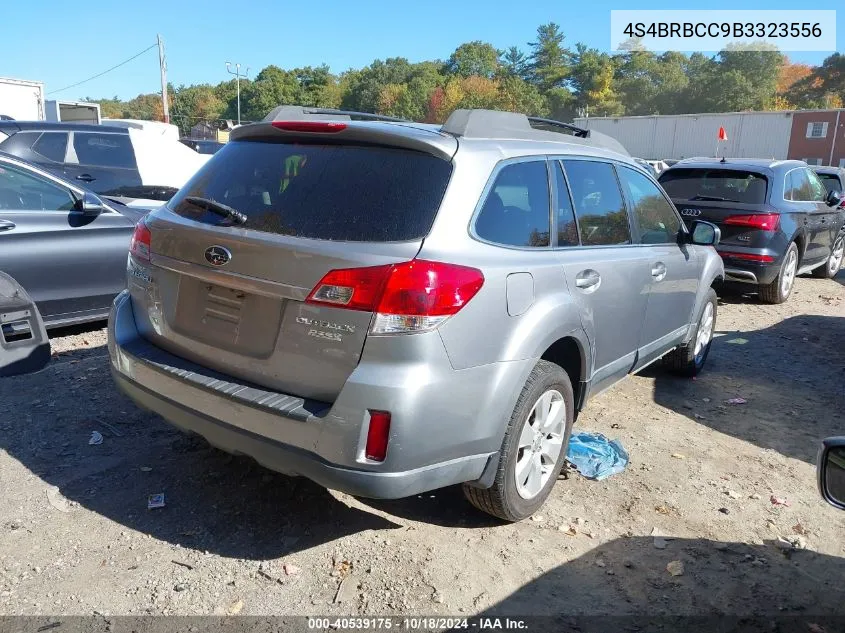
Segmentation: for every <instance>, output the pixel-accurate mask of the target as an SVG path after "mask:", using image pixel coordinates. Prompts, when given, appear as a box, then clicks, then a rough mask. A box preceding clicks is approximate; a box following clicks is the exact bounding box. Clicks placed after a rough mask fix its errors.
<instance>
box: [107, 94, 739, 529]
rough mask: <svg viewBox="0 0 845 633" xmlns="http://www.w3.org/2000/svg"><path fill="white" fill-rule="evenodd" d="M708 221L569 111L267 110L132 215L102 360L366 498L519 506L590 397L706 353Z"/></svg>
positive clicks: (525, 511)
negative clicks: (564, 114) (396, 116)
mask: <svg viewBox="0 0 845 633" xmlns="http://www.w3.org/2000/svg"><path fill="white" fill-rule="evenodd" d="M361 119H366V120H361ZM718 239H719V231H718V229H717V228H716V227H715V226H713V225H712V224H708V223H706V222H699V223H693V224H692V225H691V226H690V227H689V228H687V227H685V226H684V223H683V222H682V221H681V218H680V217H679V215H678V213H677V211H676V209H675V208H674V207H673V206H672V203H671V202H670V200H669V199H668V198H667V197H666V195H665V194H664V192H663V190H662V189H661V188H660V186H659V185H658V184H656V182H655V180H654V179H653V178H652V176H651V175H650V174H648V173H647V172H646V171H644V170H643V169H642V168H641V167H640V166H638V165H637V163H636V162H635V161H634V160H633V159H631V158H630V157H629V156H628V155H627V153H626V152H625V150H624V148H622V147H621V146H620V145H619V144H618V143H616V142H615V141H613V140H612V139H610V138H608V137H601V136H599V135H597V134H595V133H593V132H588V131H586V130H581V129H579V128H576V127H573V126H571V125H568V124H563V123H560V122H556V121H550V120H545V119H537V118H530V117H526V116H525V115H522V114H514V113H507V112H493V111H487V110H458V111H456V112H455V113H454V114H452V115H451V116H450V117H449V119H448V120H447V121H446V123H445V124H443V125H442V126H440V125H425V124H416V123H412V122H407V121H398V120H388V119H386V118H385V117H376V116H374V115H361V114H356V113H345V112H339V111H329V110H316V109H308V108H301V107H290V106H287V107H281V108H277V109H276V110H274V111H273V112H272V113H271V114H270V115H268V117H267V118H266V119H265V121H263V122H261V123H255V124H251V125H244V126H242V127H239V128H237V129H236V130H235V131H234V132H233V133H232V136H231V140H230V142H229V143H227V144H226V146H225V147H224V148H223V149H221V150H220V151H219V152H218V153H216V154H215V155H214V156H213V157H212V158H211V160H210V161H209V162H208V163H207V164H206V165H205V166H204V167H203V168H202V169H201V170H200V171H199V172H198V173H197V174H196V176H195V177H194V178H193V179H192V180H191V181H190V182H189V183H188V184H186V185H185V187H184V188H182V189H181V190H180V191H179V193H178V194H177V195H176V196H174V197H173V199H171V200H170V202H168V203H167V205H166V206H165V207H163V208H161V209H159V210H157V211H154V212H152V213H151V214H149V215H148V216H146V218H145V220H144V221H143V222H141V223H140V224H139V225H138V228H137V230H136V231H135V234H134V237H133V239H132V244H131V252H130V255H129V262H128V288H127V290H126V291H125V292H123V293H122V294H121V295H119V296H118V298H117V299H116V300H115V302H114V306H113V309H112V312H111V317H110V319H109V352H110V355H111V365H112V370H113V375H114V378H115V380H116V382H117V384H118V386H119V387H120V389H121V390H123V392H125V393H126V394H127V395H128V396H129V397H131V398H132V399H133V400H134V401H135V402H137V403H138V404H139V405H141V406H143V407H146V408H148V409H150V410H152V411H154V412H156V413H158V414H160V415H161V416H163V417H164V418H165V419H166V420H168V421H169V422H171V423H172V424H174V425H175V426H177V427H180V428H182V429H185V430H188V431H192V432H196V433H199V434H200V435H202V436H203V437H205V438H206V439H207V440H208V441H209V442H210V443H211V444H213V445H214V446H217V447H219V448H221V449H223V450H225V451H230V452H232V453H241V454H246V455H249V456H251V457H253V458H255V459H256V460H257V461H258V462H260V463H261V464H264V465H265V466H267V467H268V468H271V469H274V470H277V471H280V472H283V473H289V474H292V475H301V476H305V477H308V478H310V479H312V480H314V481H316V482H318V483H319V484H321V485H324V486H326V487H328V488H333V489H337V490H342V491H345V492H348V493H350V494H355V495H361V496H365V497H377V498H398V497H405V496H409V495H413V494H416V493H420V492H423V491H427V490H432V489H435V488H440V487H443V486H448V485H452V484H463V485H464V490H465V492H466V496H467V498H468V499H469V500H470V501H471V502H472V503H473V504H475V505H476V506H477V507H478V508H480V509H482V510H484V511H486V512H489V513H491V514H493V515H495V516H497V517H501V518H502V519H505V520H510V521H516V520H520V519H523V518H525V517H527V516H529V515H530V514H531V513H533V512H534V511H535V510H537V508H539V507H540V506H541V505H542V503H543V502H544V500H545V499H546V497H547V496H548V495H549V492H550V491H551V489H552V487H553V486H554V483H555V481H556V479H557V478H558V474H559V473H560V470H561V468H562V466H563V464H564V459H565V454H566V448H567V444H568V441H569V436H570V433H571V430H572V425H573V423H574V421H575V417H576V413H577V411H579V410H580V409H582V407H584V405H585V403H586V402H587V400H588V398H590V397H591V396H593V395H595V394H597V393H599V392H601V391H602V390H604V389H606V388H608V387H609V386H611V385H613V384H614V383H615V382H617V381H619V380H621V379H622V378H624V377H625V376H627V375H628V374H630V373H632V372H635V371H638V370H639V369H641V368H643V367H645V366H646V365H648V364H649V363H652V362H654V361H655V360H658V359H660V358H663V360H664V363H665V364H666V365H668V367H669V368H671V369H673V370H675V371H679V372H682V373H685V374H688V375H694V374H696V373H698V372H699V371H700V370H701V368H702V366H703V365H704V362H705V360H706V358H707V353H708V351H709V349H710V342H711V337H712V335H713V330H714V326H715V319H716V295H715V294H714V291H713V290H712V288H711V286H712V285H713V284H714V283H715V282H717V281H720V280H722V278H723V275H724V272H723V267H722V262H721V259H720V258H719V256H718V255H717V254H716V251H715V250H714V249H713V245H714V244H715V243H716V242H717V241H718Z"/></svg>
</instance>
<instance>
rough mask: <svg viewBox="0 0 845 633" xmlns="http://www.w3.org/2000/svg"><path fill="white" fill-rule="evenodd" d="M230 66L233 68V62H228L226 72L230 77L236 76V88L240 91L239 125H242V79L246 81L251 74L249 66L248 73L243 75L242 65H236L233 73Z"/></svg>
mask: <svg viewBox="0 0 845 633" xmlns="http://www.w3.org/2000/svg"><path fill="white" fill-rule="evenodd" d="M230 66H232V62H226V72H227V73H229V74H230V75H234V76H235V86H236V89H237V91H238V125H240V124H241V77H243V78H244V79H246V76H247V75H248V74H249V66H247V67H246V71H245V72H244V74H243V75H242V74H241V65H240V64H234V66H235V72H232V69H231V68H230Z"/></svg>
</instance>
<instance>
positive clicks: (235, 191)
mask: <svg viewBox="0 0 845 633" xmlns="http://www.w3.org/2000/svg"><path fill="white" fill-rule="evenodd" d="M451 173H452V166H451V163H450V162H448V161H445V160H441V159H440V158H436V157H434V156H431V155H429V154H424V153H421V152H413V151H408V150H403V149H395V148H388V147H373V146H367V147H364V146H353V145H312V144H289V143H278V142H264V141H252V140H251V141H234V142H230V143H227V144H226V146H225V147H224V148H223V149H221V150H220V151H219V152H218V153H217V154H216V155H215V156H214V157H213V158H212V159H211V160H210V161H209V162H208V163H207V165H206V166H205V167H204V168H202V169H201V170H200V171H199V172H198V173H197V174H196V175H195V176H194V177H193V178H192V179H191V180H190V181H189V182H188V184H186V185H185V186H184V187H183V188H182V189H181V190H180V191H179V193H178V194H176V196H174V197H173V199H172V200H171V201H170V203H169V204H168V207H169V208H170V209H172V210H173V211H174V212H175V213H178V214H179V215H182V216H184V217H188V218H191V219H193V220H197V221H200V222H205V223H208V224H214V225H220V224H230V223H231V221H230V220H227V219H226V218H225V217H222V216H221V215H220V214H218V213H213V212H212V211H210V210H209V209H208V205H202V204H195V203H192V202H191V201H190V200H189V198H204V199H207V200H213V201H217V202H221V203H223V204H225V205H226V206H228V207H231V208H233V209H234V210H236V211H238V212H240V213H242V214H244V215H245V216H246V218H247V219H246V222H245V223H244V225H243V226H244V228H246V229H252V230H257V231H265V232H268V233H280V234H282V235H292V236H297V237H306V238H313V239H321V240H345V241H356V242H360V241H367V242H394V241H406V240H417V239H420V238H422V237H424V236H425V235H426V234H427V233H428V232H429V230H430V229H431V225H432V223H433V222H434V217H435V215H436V213H437V209H438V208H439V207H440V201H441V199H442V198H443V194H444V193H445V191H446V185H447V184H448V182H449V178H450V177H451Z"/></svg>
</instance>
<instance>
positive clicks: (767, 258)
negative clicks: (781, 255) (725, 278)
mask: <svg viewBox="0 0 845 633" xmlns="http://www.w3.org/2000/svg"><path fill="white" fill-rule="evenodd" d="M719 255H721V256H722V257H730V258H733V259H741V260H744V261H747V262H758V263H761V264H771V263H772V262H773V261H775V258H774V257H772V256H771V255H757V254H755V253H731V252H728V251H719Z"/></svg>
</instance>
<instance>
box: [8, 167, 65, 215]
mask: <svg viewBox="0 0 845 633" xmlns="http://www.w3.org/2000/svg"><path fill="white" fill-rule="evenodd" d="M73 203H74V200H73V198H72V197H71V195H70V191H68V190H67V189H64V188H63V187H60V186H58V185H55V184H53V183H52V182H48V181H47V180H43V179H41V178H38V177H37V176H33V175H32V174H29V173H27V172H25V171H24V170H22V169H18V168H17V167H12V166H10V165H7V164H2V163H0V214H2V212H3V211H7V210H8V211H70V210H71V209H72V208H73Z"/></svg>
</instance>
